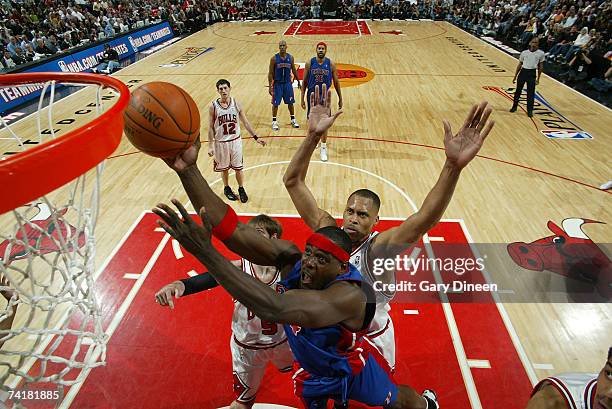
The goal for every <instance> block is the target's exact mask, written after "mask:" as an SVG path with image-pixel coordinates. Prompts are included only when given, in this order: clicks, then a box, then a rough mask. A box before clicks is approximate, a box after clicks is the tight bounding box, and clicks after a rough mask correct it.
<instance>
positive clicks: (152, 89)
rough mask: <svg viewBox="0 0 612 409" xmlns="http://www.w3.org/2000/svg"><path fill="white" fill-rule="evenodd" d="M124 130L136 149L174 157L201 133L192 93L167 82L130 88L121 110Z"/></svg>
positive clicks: (165, 156)
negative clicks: (127, 102)
mask: <svg viewBox="0 0 612 409" xmlns="http://www.w3.org/2000/svg"><path fill="white" fill-rule="evenodd" d="M123 118H124V120H125V122H124V130H125V134H126V136H127V137H128V139H129V140H130V142H131V143H132V145H134V146H135V147H136V148H137V149H138V150H139V151H141V152H144V153H146V154H147V155H151V156H155V157H158V158H168V157H173V156H176V155H177V154H179V153H180V152H182V151H184V150H185V149H187V148H189V147H190V146H191V145H192V144H193V143H194V142H195V140H196V138H199V136H200V112H199V110H198V107H197V105H196V103H195V102H194V101H193V99H192V98H191V96H189V94H188V93H187V92H186V91H184V90H183V89H182V88H180V87H178V86H176V85H174V84H170V83H168V82H149V83H147V84H144V85H141V86H140V87H138V88H136V89H135V90H134V91H133V92H132V96H131V98H130V104H129V106H128V107H127V109H126V110H125V112H124V114H123Z"/></svg>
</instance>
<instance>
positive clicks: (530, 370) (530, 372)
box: [457, 219, 538, 386]
mask: <svg viewBox="0 0 612 409" xmlns="http://www.w3.org/2000/svg"><path fill="white" fill-rule="evenodd" d="M457 221H458V222H459V224H460V225H461V228H462V229H463V234H465V238H466V239H467V241H468V243H469V245H470V249H471V250H472V254H474V256H476V258H479V259H481V260H484V259H483V258H482V257H481V255H480V252H479V251H478V248H477V247H476V246H475V245H474V240H473V239H472V235H471V234H470V232H469V231H468V229H467V226H466V225H465V222H464V221H463V220H461V219H459V220H457ZM482 275H483V277H484V279H485V280H486V281H487V283H488V284H491V283H492V282H493V280H491V275H490V274H489V272H488V271H487V269H486V268H485V269H483V270H482ZM491 297H493V301H495V305H496V306H497V310H498V311H499V315H500V316H501V318H502V321H503V322H504V325H505V326H506V330H507V331H508V334H509V335H510V339H511V340H512V344H513V345H514V349H515V350H516V352H517V353H518V355H519V359H520V360H521V363H522V364H523V367H524V368H525V372H527V377H528V378H529V381H530V382H531V385H532V386H535V385H536V384H537V383H538V376H537V375H536V373H535V370H534V366H533V364H532V363H531V361H530V360H529V357H528V356H527V352H525V348H524V347H523V344H521V340H520V338H519V336H518V334H517V332H516V329H514V325H512V321H511V320H510V316H509V315H508V312H507V311H506V308H505V307H504V304H502V302H501V300H500V299H499V294H497V293H496V292H493V291H492V292H491Z"/></svg>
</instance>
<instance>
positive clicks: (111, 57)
mask: <svg viewBox="0 0 612 409" xmlns="http://www.w3.org/2000/svg"><path fill="white" fill-rule="evenodd" d="M119 67H120V65H119V54H118V53H117V51H115V50H113V49H112V48H111V46H110V45H109V44H104V54H102V62H101V63H100V65H98V66H97V67H95V68H94V69H93V72H103V73H105V74H111V73H112V72H114V71H115V70H117V69H118V68H119Z"/></svg>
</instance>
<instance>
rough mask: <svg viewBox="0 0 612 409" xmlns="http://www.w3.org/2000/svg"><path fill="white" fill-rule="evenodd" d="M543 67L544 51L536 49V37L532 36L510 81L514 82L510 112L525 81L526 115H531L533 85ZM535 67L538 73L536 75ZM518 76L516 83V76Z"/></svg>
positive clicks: (516, 103)
mask: <svg viewBox="0 0 612 409" xmlns="http://www.w3.org/2000/svg"><path fill="white" fill-rule="evenodd" d="M543 68H544V51H542V50H538V39H537V38H534V39H533V40H531V41H530V42H529V49H528V50H525V51H523V52H522V53H521V56H520V57H519V63H518V65H517V66H516V72H515V73H514V78H513V79H512V83H513V84H514V83H516V89H515V90H514V103H513V104H512V108H511V109H510V112H515V111H516V108H517V107H518V104H519V98H520V97H521V93H522V92H523V86H524V85H525V83H527V116H529V117H532V116H533V99H534V97H535V86H536V85H537V84H538V83H539V82H540V75H542V69H543ZM536 69H537V70H538V74H537V77H536ZM517 76H518V83H517V82H516V77H517Z"/></svg>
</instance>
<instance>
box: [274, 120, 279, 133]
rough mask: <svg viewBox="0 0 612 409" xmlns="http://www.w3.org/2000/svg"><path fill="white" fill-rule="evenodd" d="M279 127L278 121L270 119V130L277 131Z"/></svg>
mask: <svg viewBox="0 0 612 409" xmlns="http://www.w3.org/2000/svg"><path fill="white" fill-rule="evenodd" d="M279 129H280V126H278V122H277V121H272V130H273V131H278V130H279Z"/></svg>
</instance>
